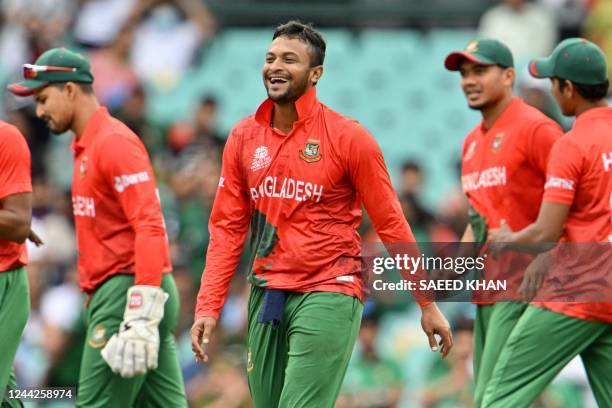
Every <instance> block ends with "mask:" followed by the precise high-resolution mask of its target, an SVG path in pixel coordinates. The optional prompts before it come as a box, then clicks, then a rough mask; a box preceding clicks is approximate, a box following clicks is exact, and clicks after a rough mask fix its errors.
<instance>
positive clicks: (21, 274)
mask: <svg viewBox="0 0 612 408" xmlns="http://www.w3.org/2000/svg"><path fill="white" fill-rule="evenodd" d="M29 314H30V289H29V287H28V275H27V272H26V270H25V269H24V268H17V269H13V270H10V271H5V272H0V401H1V404H0V405H1V406H2V408H8V407H20V406H22V405H21V402H20V401H19V400H8V399H6V398H5V395H4V393H5V391H6V389H7V386H8V387H11V388H15V387H16V383H15V373H14V371H13V360H14V359H15V353H17V347H18V346H19V339H21V333H23V329H24V328H25V325H26V323H27V321H28V315H29Z"/></svg>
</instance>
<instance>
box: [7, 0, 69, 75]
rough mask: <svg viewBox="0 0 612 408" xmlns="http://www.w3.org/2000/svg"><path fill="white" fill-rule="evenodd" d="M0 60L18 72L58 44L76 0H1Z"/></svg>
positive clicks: (65, 30) (64, 32) (8, 68)
mask: <svg viewBox="0 0 612 408" xmlns="http://www.w3.org/2000/svg"><path fill="white" fill-rule="evenodd" d="M0 7H1V10H2V19H3V23H4V24H3V25H2V31H1V32H0V61H1V63H2V66H3V67H4V68H5V69H6V70H7V71H8V72H9V73H11V74H19V75H21V66H22V64H23V63H24V62H29V61H34V60H35V59H36V58H37V57H38V56H39V55H40V54H42V53H43V52H44V51H46V50H47V49H49V48H52V47H54V46H58V45H61V39H62V37H63V36H64V35H66V32H67V28H68V26H69V25H70V24H71V23H72V19H73V16H74V13H75V11H76V0H5V1H3V2H2V3H1V6H0Z"/></svg>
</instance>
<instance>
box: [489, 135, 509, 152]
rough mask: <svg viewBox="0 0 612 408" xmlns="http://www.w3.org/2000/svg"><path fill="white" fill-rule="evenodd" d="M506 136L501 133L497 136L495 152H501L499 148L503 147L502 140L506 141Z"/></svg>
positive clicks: (494, 140) (494, 139)
mask: <svg viewBox="0 0 612 408" xmlns="http://www.w3.org/2000/svg"><path fill="white" fill-rule="evenodd" d="M505 135H506V134H505V133H503V132H500V133H498V134H496V135H495V137H494V138H493V146H492V147H493V152H497V151H499V148H500V147H501V145H502V140H503V139H504V136H505Z"/></svg>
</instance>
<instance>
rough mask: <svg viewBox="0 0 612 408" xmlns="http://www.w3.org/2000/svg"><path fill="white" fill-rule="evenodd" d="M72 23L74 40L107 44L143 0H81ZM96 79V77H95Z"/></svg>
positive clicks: (93, 43)
mask: <svg viewBox="0 0 612 408" xmlns="http://www.w3.org/2000/svg"><path fill="white" fill-rule="evenodd" d="M81 3H83V5H82V6H81V9H80V10H79V13H78V15H77V17H76V23H75V25H74V37H75V38H76V40H77V41H78V42H79V43H80V44H82V45H84V46H89V47H103V46H107V45H109V44H110V43H111V42H112V41H113V40H114V39H115V38H116V37H117V35H118V34H119V31H120V30H121V28H122V27H124V25H125V23H126V22H127V21H128V20H129V18H130V16H131V15H132V14H133V13H134V12H135V8H136V5H137V4H138V3H143V7H144V6H146V4H145V3H146V2H145V1H143V0H82V1H81ZM96 80H97V77H96Z"/></svg>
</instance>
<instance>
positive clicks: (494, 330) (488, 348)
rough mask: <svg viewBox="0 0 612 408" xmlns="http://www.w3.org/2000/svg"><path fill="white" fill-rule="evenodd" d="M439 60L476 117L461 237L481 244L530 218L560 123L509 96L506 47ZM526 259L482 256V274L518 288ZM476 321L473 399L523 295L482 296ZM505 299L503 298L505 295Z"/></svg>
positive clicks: (486, 44) (489, 42)
mask: <svg viewBox="0 0 612 408" xmlns="http://www.w3.org/2000/svg"><path fill="white" fill-rule="evenodd" d="M444 64H445V66H446V68H447V69H448V70H451V71H459V72H460V74H461V88H462V89H463V92H464V93H465V97H466V99H467V102H468V106H469V107H470V108H471V109H475V110H478V111H480V113H481V114H482V121H481V123H479V124H478V125H477V126H476V127H475V128H474V129H473V130H472V131H471V132H470V133H469V134H468V135H467V137H466V138H465V141H464V143H463V155H462V166H461V167H462V168H461V172H462V176H461V181H462V187H463V191H464V192H465V194H466V196H467V198H468V200H469V203H470V224H469V225H468V227H467V229H466V231H465V234H464V236H463V238H462V241H464V242H479V243H484V242H486V238H487V231H488V230H489V229H491V228H497V227H499V225H500V221H501V220H502V219H505V220H507V222H508V223H509V224H510V225H512V226H513V227H514V228H517V229H518V228H523V227H525V226H527V225H529V224H531V223H532V222H533V221H535V219H536V217H537V214H538V208H539V203H540V201H541V199H542V194H543V191H544V182H545V176H546V164H547V162H548V154H549V152H550V149H551V148H552V146H553V143H554V142H555V141H556V140H557V139H558V138H559V137H560V136H561V135H562V130H561V128H560V127H559V126H558V125H557V124H556V123H555V122H554V121H552V120H551V119H549V118H548V117H546V116H545V115H544V114H543V113H541V112H540V111H538V110H537V109H535V108H533V107H531V106H529V105H527V104H526V103H525V102H523V101H522V100H521V99H520V98H518V97H516V96H514V93H513V91H512V87H513V84H514V80H515V75H516V74H515V70H514V62H513V57H512V53H511V52H510V50H509V49H508V47H507V46H506V45H504V44H503V43H501V42H500V41H497V40H495V39H491V38H483V39H480V40H475V41H472V42H470V43H469V44H468V45H467V46H466V48H465V49H464V50H463V51H457V52H452V53H450V54H449V55H448V56H447V58H446V60H445V63H444ZM528 261H529V259H517V257H514V259H510V258H509V257H505V259H504V260H502V261H500V262H493V260H492V259H488V262H487V263H486V267H485V278H486V279H505V280H506V281H507V282H508V286H509V287H519V285H520V284H521V281H522V279H523V272H524V269H525V268H526V267H527V265H528ZM483 297H484V298H483V299H475V300H476V303H477V304H478V305H477V312H476V319H475V325H474V326H475V327H474V380H475V388H474V402H475V406H476V407H480V405H481V400H482V395H483V393H484V390H485V387H486V385H487V382H488V381H489V378H490V376H491V373H492V371H493V367H494V365H495V363H496V361H497V359H498V357H499V352H500V350H501V349H502V348H503V346H504V343H505V342H506V339H507V338H508V335H509V334H510V332H511V331H512V328H513V327H514V325H515V324H516V322H517V320H518V318H519V317H520V316H521V314H522V313H523V311H524V310H525V307H526V303H523V302H521V301H511V302H508V301H505V302H494V301H493V300H494V299H492V298H490V297H489V298H487V296H486V295H483ZM506 300H507V299H506Z"/></svg>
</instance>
